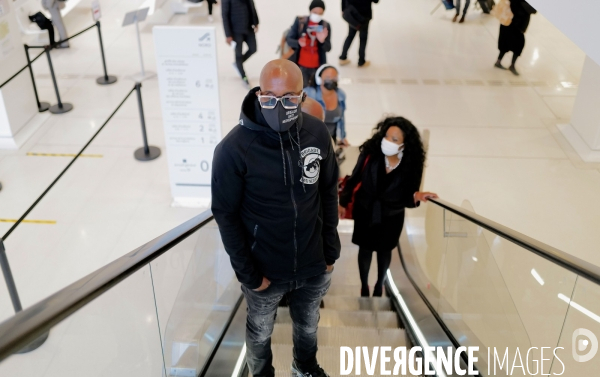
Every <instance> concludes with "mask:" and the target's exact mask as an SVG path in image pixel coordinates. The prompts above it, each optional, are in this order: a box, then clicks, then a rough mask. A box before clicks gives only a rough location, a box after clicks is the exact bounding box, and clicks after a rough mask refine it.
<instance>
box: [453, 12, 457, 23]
mask: <svg viewBox="0 0 600 377" xmlns="http://www.w3.org/2000/svg"><path fill="white" fill-rule="evenodd" d="M457 19H458V13H456V16H454V17H453V18H452V22H456V20H457Z"/></svg>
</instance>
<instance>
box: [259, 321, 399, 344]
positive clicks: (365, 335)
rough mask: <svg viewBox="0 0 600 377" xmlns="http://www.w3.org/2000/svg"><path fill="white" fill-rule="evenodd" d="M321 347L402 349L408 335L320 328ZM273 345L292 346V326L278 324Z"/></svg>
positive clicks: (394, 332)
mask: <svg viewBox="0 0 600 377" xmlns="http://www.w3.org/2000/svg"><path fill="white" fill-rule="evenodd" d="M317 339H318V344H319V347H326V346H331V347H341V346H345V347H351V348H355V347H369V348H372V347H377V346H389V347H401V346H405V345H406V335H405V333H404V330H402V329H375V328H363V327H353V328H351V329H348V328H346V327H320V328H319V331H318V336H317ZM271 342H272V344H292V325H291V324H282V323H279V324H276V325H275V329H274V330H273V335H272V337H271Z"/></svg>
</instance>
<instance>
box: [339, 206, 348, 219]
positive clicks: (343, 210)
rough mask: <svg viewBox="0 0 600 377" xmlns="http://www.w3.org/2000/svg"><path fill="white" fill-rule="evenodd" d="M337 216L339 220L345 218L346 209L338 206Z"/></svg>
mask: <svg viewBox="0 0 600 377" xmlns="http://www.w3.org/2000/svg"><path fill="white" fill-rule="evenodd" d="M338 215H339V216H340V219H344V218H346V208H344V207H342V206H341V205H339V204H338Z"/></svg>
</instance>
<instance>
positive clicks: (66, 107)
mask: <svg viewBox="0 0 600 377" xmlns="http://www.w3.org/2000/svg"><path fill="white" fill-rule="evenodd" d="M50 50H52V47H50V46H46V47H45V48H44V52H45V53H46V57H47V58H48V67H50V76H51V77H52V83H53V84H54V92H55V93H56V100H57V101H58V103H57V104H56V105H52V106H50V112H51V113H52V114H63V113H66V112H68V111H71V110H73V105H71V104H70V103H63V102H62V101H61V100H60V93H59V92H58V84H57V83H56V76H55V75H54V67H53V66H52V58H50Z"/></svg>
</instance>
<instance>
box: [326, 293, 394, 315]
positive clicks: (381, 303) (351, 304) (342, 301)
mask: <svg viewBox="0 0 600 377" xmlns="http://www.w3.org/2000/svg"><path fill="white" fill-rule="evenodd" d="M323 303H324V305H325V309H333V310H341V311H355V310H371V311H390V310H392V302H391V301H390V299H389V298H387V297H356V296H354V297H352V296H339V295H338V296H333V295H331V296H330V295H327V296H325V297H324V298H323Z"/></svg>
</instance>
